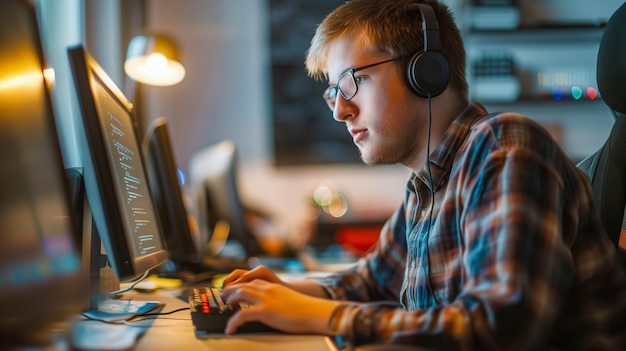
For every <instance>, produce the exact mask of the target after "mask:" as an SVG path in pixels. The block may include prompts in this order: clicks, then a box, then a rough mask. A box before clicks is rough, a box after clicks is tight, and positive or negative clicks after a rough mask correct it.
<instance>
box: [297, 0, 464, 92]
mask: <svg viewBox="0 0 626 351" xmlns="http://www.w3.org/2000/svg"><path fill="white" fill-rule="evenodd" d="M418 2H419V3H425V4H428V5H430V6H431V7H432V8H433V10H434V12H435V17H436V18H437V22H438V23H439V41H440V50H441V52H442V54H443V55H444V56H445V57H446V58H447V59H448V63H449V65H450V83H449V87H451V88H452V89H454V90H455V91H456V92H457V93H458V94H460V95H461V96H462V97H463V98H464V99H467V89H468V88H467V80H466V78H465V69H466V62H465V60H466V57H465V47H464V45H463V39H462V37H461V33H460V31H459V29H458V27H457V26H456V24H455V23H454V18H453V16H452V14H451V12H450V10H449V9H448V7H447V6H445V5H443V4H440V3H439V2H438V1H436V0H350V1H347V2H346V3H344V4H343V5H341V6H339V7H338V8H336V9H335V10H334V11H333V12H331V13H330V14H329V15H328V16H327V17H326V18H325V19H324V21H323V22H322V23H321V24H320V25H319V26H318V27H317V29H316V31H315V35H314V36H313V39H312V40H311V45H310V46H309V50H308V51H307V56H306V60H305V65H306V69H307V71H308V73H309V76H311V77H313V78H314V79H317V80H323V79H328V62H327V59H328V50H329V47H330V45H331V44H332V43H333V42H334V41H336V40H337V39H339V38H342V37H344V36H346V35H349V34H354V33H362V34H364V37H365V38H366V45H367V46H368V47H366V49H367V50H371V51H372V52H378V51H382V52H388V53H389V54H390V55H391V56H392V57H407V58H410V57H411V56H412V55H414V54H415V53H417V52H420V51H421V50H423V43H424V36H423V34H424V33H422V23H421V22H422V21H421V14H420V10H419V7H418V5H417V4H418Z"/></svg>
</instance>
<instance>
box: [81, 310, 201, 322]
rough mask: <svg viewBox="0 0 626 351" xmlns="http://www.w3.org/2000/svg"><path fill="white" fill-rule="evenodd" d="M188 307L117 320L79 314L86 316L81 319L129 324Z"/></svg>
mask: <svg viewBox="0 0 626 351" xmlns="http://www.w3.org/2000/svg"><path fill="white" fill-rule="evenodd" d="M189 309H190V308H189V307H182V308H178V309H175V310H172V311H168V312H144V313H141V314H137V315H133V316H130V317H129V318H126V319H118V320H106V319H102V318H93V317H90V316H89V315H87V314H85V313H81V315H82V316H83V317H85V318H86V319H84V320H83V321H95V322H102V323H106V324H118V325H122V324H124V325H129V324H128V323H136V322H141V321H145V320H152V319H155V318H142V317H154V316H157V317H158V316H165V315H169V314H173V313H176V312H180V311H186V310H189ZM131 325H132V324H131Z"/></svg>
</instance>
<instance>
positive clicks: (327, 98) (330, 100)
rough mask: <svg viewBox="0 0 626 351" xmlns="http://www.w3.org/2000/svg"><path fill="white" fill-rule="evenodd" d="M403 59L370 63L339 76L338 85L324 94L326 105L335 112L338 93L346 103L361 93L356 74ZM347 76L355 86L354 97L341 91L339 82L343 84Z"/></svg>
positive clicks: (327, 89)
mask: <svg viewBox="0 0 626 351" xmlns="http://www.w3.org/2000/svg"><path fill="white" fill-rule="evenodd" d="M402 59H403V57H394V58H390V59H387V60H384V61H380V62H375V63H370V64H369V65H365V66H360V67H355V68H351V69H349V70H347V71H345V72H343V73H342V74H341V75H339V78H337V84H334V85H331V86H329V87H328V88H326V90H324V93H323V94H322V98H323V99H324V101H326V104H327V105H328V108H330V110H331V111H334V109H335V103H336V101H337V95H338V94H337V91H339V93H340V94H341V96H342V97H343V99H344V100H346V101H350V100H352V98H354V97H355V96H356V93H357V92H358V91H359V85H358V84H357V82H356V78H355V77H354V74H355V73H356V72H358V71H362V70H364V69H367V68H371V67H374V66H378V65H382V64H383V63H387V62H392V61H398V60H402ZM346 74H349V75H350V78H351V79H352V83H353V84H354V87H355V88H354V94H352V96H346V94H345V93H344V91H343V90H341V88H340V87H339V82H341V80H342V79H343V78H344V76H345V75H346ZM333 92H334V94H333V96H331V93H333Z"/></svg>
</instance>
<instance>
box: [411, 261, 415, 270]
mask: <svg viewBox="0 0 626 351" xmlns="http://www.w3.org/2000/svg"><path fill="white" fill-rule="evenodd" d="M411 269H415V261H411Z"/></svg>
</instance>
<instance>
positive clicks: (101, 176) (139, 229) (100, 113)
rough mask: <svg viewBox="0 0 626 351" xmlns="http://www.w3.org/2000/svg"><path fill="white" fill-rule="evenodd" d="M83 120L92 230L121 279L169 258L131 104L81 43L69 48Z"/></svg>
mask: <svg viewBox="0 0 626 351" xmlns="http://www.w3.org/2000/svg"><path fill="white" fill-rule="evenodd" d="M68 55H69V59H70V66H71V68H72V73H73V76H74V83H75V87H76V93H77V95H78V100H79V105H80V108H81V115H82V118H79V119H78V121H79V123H78V125H80V127H79V128H78V129H79V132H78V133H77V134H78V140H79V147H80V152H81V161H82V166H83V177H84V183H85V193H86V195H87V201H88V203H89V207H90V208H91V212H92V216H93V220H94V223H95V230H97V233H98V235H99V237H100V239H101V241H102V244H103V246H104V249H105V251H106V254H107V258H108V261H109V263H110V265H111V267H112V268H113V270H114V272H115V273H116V275H117V278H118V279H119V280H120V281H130V280H133V279H135V278H137V277H139V276H141V275H142V274H144V273H146V272H147V271H149V270H151V269H152V268H155V267H157V266H158V265H161V264H162V263H164V262H166V261H167V260H168V254H167V251H166V250H165V247H164V245H163V239H162V236H161V232H160V230H159V225H158V222H157V215H156V212H155V209H154V205H153V201H152V197H151V193H150V189H149V186H148V183H147V176H146V172H145V169H144V160H143V156H142V154H141V150H140V147H139V142H138V139H137V130H136V125H135V124H134V123H135V122H136V121H135V120H134V115H133V110H132V104H131V103H130V102H129V101H128V100H127V99H126V97H125V96H124V94H123V93H122V92H121V91H120V90H119V88H118V87H117V86H116V85H115V83H114V82H113V81H112V80H111V79H110V77H109V76H108V75H107V74H106V72H105V71H104V70H103V69H102V68H101V66H100V65H99V64H98V63H97V62H96V60H95V59H94V58H93V57H92V56H91V55H90V54H89V53H88V52H87V50H86V49H85V48H84V47H83V46H82V45H78V46H75V47H71V48H69V49H68Z"/></svg>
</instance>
